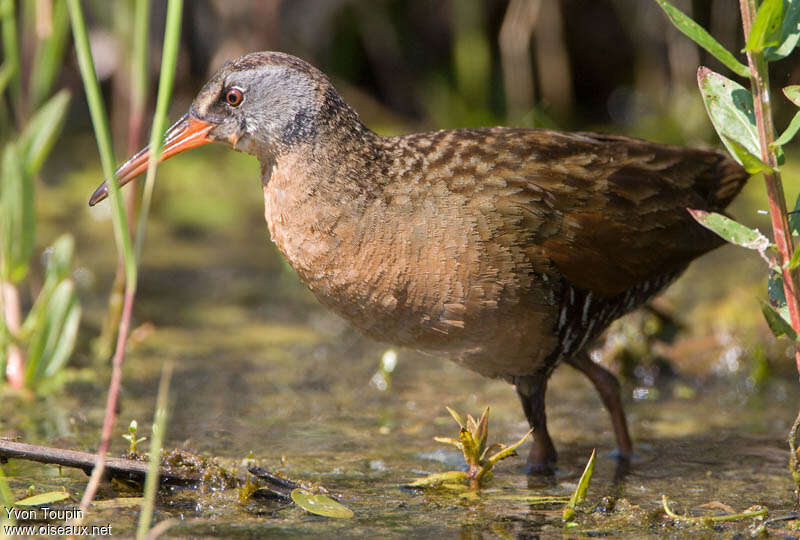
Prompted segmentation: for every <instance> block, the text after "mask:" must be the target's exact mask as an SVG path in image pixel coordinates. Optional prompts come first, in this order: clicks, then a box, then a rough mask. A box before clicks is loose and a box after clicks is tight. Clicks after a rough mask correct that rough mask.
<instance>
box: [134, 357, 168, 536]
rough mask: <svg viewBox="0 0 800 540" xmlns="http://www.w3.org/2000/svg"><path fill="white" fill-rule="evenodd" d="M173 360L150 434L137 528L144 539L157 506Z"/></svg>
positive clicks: (164, 377) (165, 375) (160, 391)
mask: <svg viewBox="0 0 800 540" xmlns="http://www.w3.org/2000/svg"><path fill="white" fill-rule="evenodd" d="M172 368H173V364H172V360H167V361H166V362H165V363H164V367H163V368H162V370H161V381H160V382H159V383H158V397H157V398H156V413H155V417H154V418H153V432H152V434H151V436H150V452H149V454H150V456H149V458H148V462H147V476H146V477H145V480H144V502H143V503H142V511H141V512H140V513H139V524H138V526H137V528H136V538H137V539H139V540H144V539H145V538H146V537H147V532H148V531H149V530H150V523H151V522H152V519H153V508H154V506H155V499H156V489H157V488H158V471H159V468H160V466H161V446H162V444H163V443H164V433H165V431H166V429H167V397H168V395H169V382H170V379H171V378H172Z"/></svg>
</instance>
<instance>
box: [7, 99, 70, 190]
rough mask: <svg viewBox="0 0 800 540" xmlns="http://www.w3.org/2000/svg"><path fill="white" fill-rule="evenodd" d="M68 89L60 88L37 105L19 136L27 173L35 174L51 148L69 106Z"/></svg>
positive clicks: (59, 131)
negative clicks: (45, 101) (40, 104)
mask: <svg viewBox="0 0 800 540" xmlns="http://www.w3.org/2000/svg"><path fill="white" fill-rule="evenodd" d="M69 100H70V95H69V91H68V90H61V91H60V92H59V93H57V94H56V95H55V96H53V97H52V98H50V100H49V101H48V102H47V103H45V104H44V105H42V106H41V107H39V110H37V111H36V113H35V114H34V115H33V117H32V118H31V119H30V120H29V121H28V124H27V125H26V126H25V130H24V131H23V132H22V133H21V134H20V137H19V143H18V144H19V150H20V154H21V156H22V159H23V162H24V164H25V169H26V171H27V173H28V174H30V175H31V176H35V175H36V174H37V173H38V172H39V170H40V169H41V168H42V165H44V160H45V159H47V155H48V154H49V153H50V150H51V149H52V148H53V145H54V144H55V142H56V140H57V139H58V136H59V135H60V134H61V128H62V126H63V125H64V119H65V118H66V116H67V110H68V108H69Z"/></svg>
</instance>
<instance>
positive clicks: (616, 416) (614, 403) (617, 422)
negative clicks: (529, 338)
mask: <svg viewBox="0 0 800 540" xmlns="http://www.w3.org/2000/svg"><path fill="white" fill-rule="evenodd" d="M566 362H567V363H568V364H569V365H571V366H572V367H574V368H575V369H577V370H579V371H580V372H581V373H583V374H584V375H586V376H587V377H589V380H590V381H592V384H593V385H594V387H595V388H596V389H597V392H598V393H599V394H600V399H601V400H603V405H605V407H606V409H608V414H609V415H610V416H611V423H612V424H613V425H614V435H615V436H616V438H617V451H618V452H619V460H620V462H628V461H630V458H631V456H632V455H633V443H631V436H630V435H629V434H628V423H627V421H626V420H625V411H624V410H623V408H622V400H621V399H620V393H619V381H618V380H617V378H616V377H615V376H614V374H613V373H611V372H610V371H608V370H607V369H605V368H604V367H603V366H601V365H599V364H596V363H595V362H593V361H592V359H591V358H589V355H588V354H586V353H585V352H581V353H579V354H577V355H575V356H573V357H572V358H569V359H567V360H566Z"/></svg>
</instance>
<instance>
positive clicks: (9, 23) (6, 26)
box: [0, 0, 22, 112]
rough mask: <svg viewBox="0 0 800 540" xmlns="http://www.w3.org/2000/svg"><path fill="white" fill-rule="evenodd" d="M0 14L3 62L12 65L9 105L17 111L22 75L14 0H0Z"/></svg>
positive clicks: (20, 94)
mask: <svg viewBox="0 0 800 540" xmlns="http://www.w3.org/2000/svg"><path fill="white" fill-rule="evenodd" d="M0 14H2V34H3V58H4V62H5V63H7V64H8V65H10V66H13V71H12V75H11V84H10V86H11V105H12V106H13V107H14V109H15V110H16V111H17V112H19V107H20V105H21V101H22V77H21V74H20V69H19V67H20V60H19V37H18V35H17V13H16V9H15V8H14V0H0Z"/></svg>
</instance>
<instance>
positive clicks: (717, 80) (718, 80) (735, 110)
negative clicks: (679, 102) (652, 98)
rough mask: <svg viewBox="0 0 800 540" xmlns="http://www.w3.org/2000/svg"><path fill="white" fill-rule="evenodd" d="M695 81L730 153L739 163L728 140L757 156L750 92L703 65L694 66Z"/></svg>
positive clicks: (715, 126)
mask: <svg viewBox="0 0 800 540" xmlns="http://www.w3.org/2000/svg"><path fill="white" fill-rule="evenodd" d="M697 83H698V86H699V87H700V93H701V94H702V96H703V102H704V103H705V106H706V111H707V112H708V117H709V118H710V119H711V123H712V124H713V126H714V129H715V130H716V131H717V134H718V135H719V137H720V139H722V142H723V144H724V145H725V146H726V147H727V149H728V152H730V154H731V156H733V158H734V159H736V161H738V162H739V163H742V161H741V158H740V157H739V156H738V155H737V152H736V150H735V149H734V147H733V146H731V144H730V141H734V142H736V143H738V144H739V145H741V146H743V147H744V148H745V149H746V150H747V152H748V153H750V154H752V155H753V156H760V155H761V145H760V144H759V139H758V128H757V127H756V117H755V113H754V109H753V95H752V94H751V93H750V92H749V91H748V90H746V89H745V88H744V87H743V86H742V85H740V84H739V83H737V82H735V81H732V80H730V79H728V78H727V77H724V76H723V75H720V74H719V73H714V72H713V71H711V70H710V69H708V68H706V67H702V66H701V67H700V69H698V70H697Z"/></svg>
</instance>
